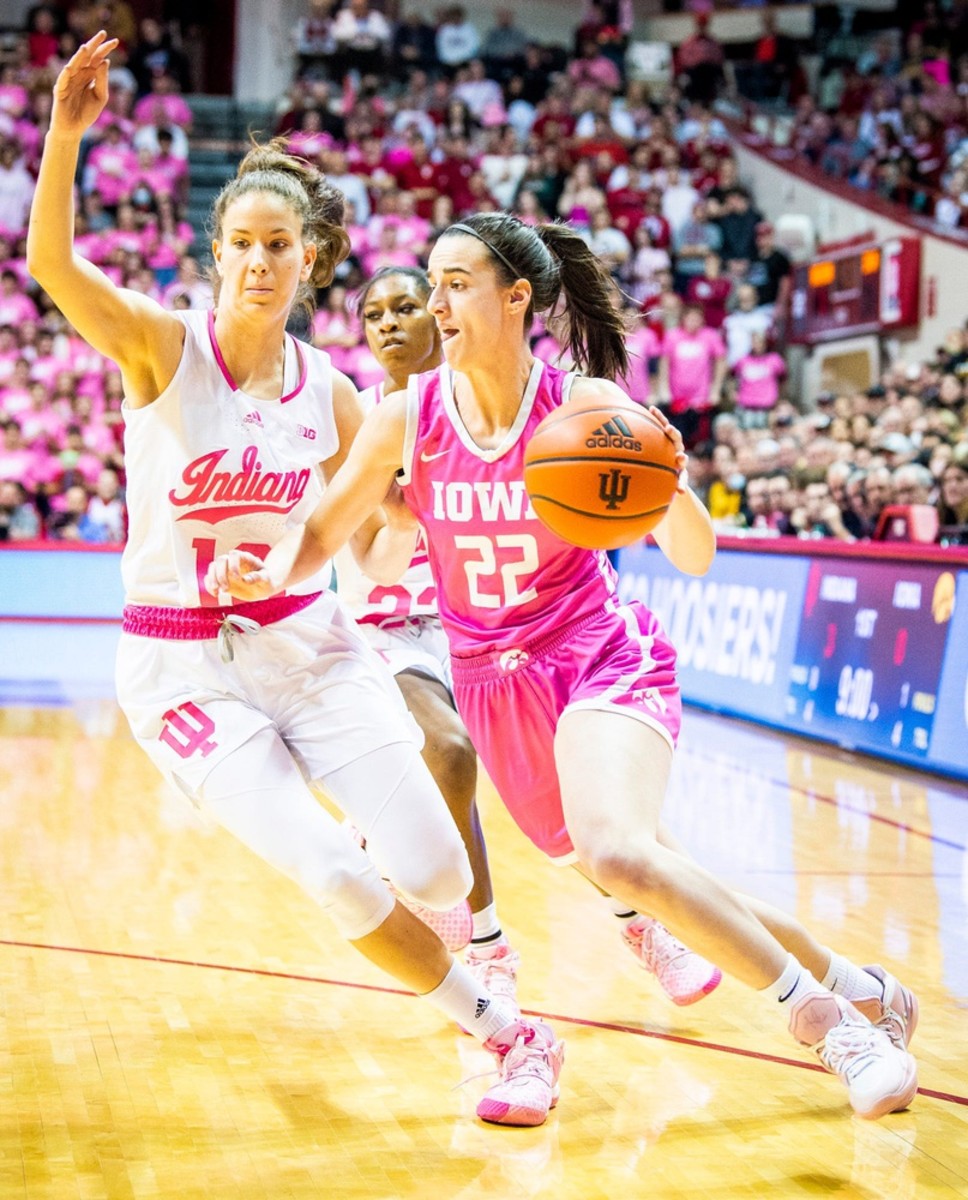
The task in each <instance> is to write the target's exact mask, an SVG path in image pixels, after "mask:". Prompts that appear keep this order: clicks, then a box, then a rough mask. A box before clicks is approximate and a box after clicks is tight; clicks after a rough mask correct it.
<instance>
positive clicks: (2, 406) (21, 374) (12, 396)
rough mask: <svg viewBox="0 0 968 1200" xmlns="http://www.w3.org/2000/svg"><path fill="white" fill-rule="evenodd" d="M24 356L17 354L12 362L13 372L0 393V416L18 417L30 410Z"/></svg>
mask: <svg viewBox="0 0 968 1200" xmlns="http://www.w3.org/2000/svg"><path fill="white" fill-rule="evenodd" d="M31 362H32V359H29V358H28V357H27V356H26V355H25V354H23V353H18V355H17V357H16V358H15V359H14V360H13V370H12V371H11V372H10V377H9V378H8V379H7V381H6V383H5V384H4V385H3V391H2V392H0V414H2V415H3V416H4V417H18V418H19V416H20V414H21V413H22V412H25V411H26V410H27V409H28V408H30V364H31Z"/></svg>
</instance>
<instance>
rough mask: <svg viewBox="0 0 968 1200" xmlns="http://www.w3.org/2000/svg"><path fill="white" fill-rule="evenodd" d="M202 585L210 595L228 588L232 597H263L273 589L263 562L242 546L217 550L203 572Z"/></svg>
mask: <svg viewBox="0 0 968 1200" xmlns="http://www.w3.org/2000/svg"><path fill="white" fill-rule="evenodd" d="M205 588H206V590H207V591H209V592H211V594H212V595H213V596H218V594H219V592H228V593H229V594H230V595H231V596H234V597H235V598H236V600H265V599H267V598H268V597H269V596H271V595H272V591H273V589H272V583H271V582H270V580H269V575H268V572H267V571H266V569H265V563H264V562H263V561H262V559H261V558H258V557H257V556H256V555H255V554H248V553H246V552H245V551H244V550H232V551H231V552H230V553H229V554H220V555H219V556H218V557H217V558H216V559H215V561H214V562H213V563H212V564H211V565H210V566H209V568H208V570H207V571H206V573H205Z"/></svg>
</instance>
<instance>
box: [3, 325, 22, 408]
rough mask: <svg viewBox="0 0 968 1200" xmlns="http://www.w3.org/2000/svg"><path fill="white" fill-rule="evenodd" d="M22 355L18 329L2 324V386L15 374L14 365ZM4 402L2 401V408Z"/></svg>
mask: <svg viewBox="0 0 968 1200" xmlns="http://www.w3.org/2000/svg"><path fill="white" fill-rule="evenodd" d="M19 357H20V343H19V342H18V341H17V331H16V329H15V328H14V326H13V325H11V324H2V325H0V387H3V386H4V385H5V384H6V383H7V381H8V380H9V379H10V376H11V375H12V374H13V365H14V363H15V362H16V361H17V359H18V358H19ZM2 407H3V404H2V401H0V409H2Z"/></svg>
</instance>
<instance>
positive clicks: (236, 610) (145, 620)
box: [121, 592, 322, 642]
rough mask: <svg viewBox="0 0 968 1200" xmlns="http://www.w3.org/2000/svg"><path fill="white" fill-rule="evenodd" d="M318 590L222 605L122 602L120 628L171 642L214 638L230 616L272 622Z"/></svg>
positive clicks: (296, 609)
mask: <svg viewBox="0 0 968 1200" xmlns="http://www.w3.org/2000/svg"><path fill="white" fill-rule="evenodd" d="M321 595H322V592H310V593H308V594H307V595H304V596H272V597H270V599H268V600H253V601H250V602H246V603H242V604H232V605H228V606H226V607H224V608H219V607H213V608H163V607H161V606H160V605H153V604H126V605H125V606H124V617H123V620H122V623H121V628H122V630H123V631H124V632H125V633H133V634H136V635H137V636H138V637H153V638H162V639H163V640H165V641H173V642H200V641H204V640H205V639H206V638H217V637H218V635H219V630H220V628H221V626H222V622H223V621H225V620H226V619H227V618H230V617H247V618H248V619H249V620H250V621H255V622H256V623H257V624H259V625H272V624H274V623H275V622H276V621H281V620H282V619H283V618H284V617H291V616H292V615H293V613H297V612H302V610H303V609H304V608H308V607H309V606H310V604H312V603H313V602H314V601H315V600H318V599H319V597H320V596H321Z"/></svg>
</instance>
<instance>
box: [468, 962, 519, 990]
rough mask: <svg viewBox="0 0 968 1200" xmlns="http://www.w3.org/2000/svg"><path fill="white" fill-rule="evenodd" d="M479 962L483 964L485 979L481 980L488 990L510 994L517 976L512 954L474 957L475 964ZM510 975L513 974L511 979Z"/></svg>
mask: <svg viewBox="0 0 968 1200" xmlns="http://www.w3.org/2000/svg"><path fill="white" fill-rule="evenodd" d="M478 963H480V964H482V968H483V970H482V975H483V979H482V980H481V982H482V983H483V985H484V986H485V987H486V988H487V990H488V991H489V992H497V993H498V994H500V995H502V996H504V995H509V994H510V991H512V990H513V988H514V976H515V963H514V960H513V959H512V957H511V955H509V954H505V955H503V956H502V957H501V958H477V959H474V965H475V966H476V965H477V964H478ZM508 968H510V969H508ZM475 974H476V972H475ZM508 975H510V976H511V978H510V979H509V978H508ZM495 985H496V986H495ZM502 989H503V990H502Z"/></svg>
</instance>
